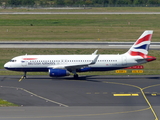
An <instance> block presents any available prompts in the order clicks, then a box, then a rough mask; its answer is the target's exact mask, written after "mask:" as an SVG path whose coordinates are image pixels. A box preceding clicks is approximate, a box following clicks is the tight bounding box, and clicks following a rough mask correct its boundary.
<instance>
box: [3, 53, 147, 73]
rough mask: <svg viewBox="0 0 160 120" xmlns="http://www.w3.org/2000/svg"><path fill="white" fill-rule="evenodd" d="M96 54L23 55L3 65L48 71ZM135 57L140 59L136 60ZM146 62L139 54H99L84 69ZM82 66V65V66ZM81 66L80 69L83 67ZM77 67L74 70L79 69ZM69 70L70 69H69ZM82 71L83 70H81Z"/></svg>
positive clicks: (91, 57)
mask: <svg viewBox="0 0 160 120" xmlns="http://www.w3.org/2000/svg"><path fill="white" fill-rule="evenodd" d="M95 56H96V55H24V56H18V57H15V58H13V59H12V60H11V61H9V62H7V63H6V64H5V65H4V67H5V68H6V69H9V70H13V71H25V72H38V71H44V72H45V71H46V72H47V71H48V69H49V68H54V69H55V68H58V69H64V68H65V66H74V68H76V67H75V66H76V65H81V64H82V65H83V64H89V63H91V62H92V60H93V59H94V58H95ZM137 59H138V60H139V59H142V60H141V61H137ZM145 62H147V61H146V60H143V58H142V57H141V56H129V55H126V54H122V55H99V58H98V60H97V61H96V63H95V64H93V65H88V66H85V67H87V68H90V69H88V70H86V71H109V70H116V69H121V68H126V67H129V66H133V65H137V64H142V63H145ZM83 68H84V67H83ZM83 68H82V69H83ZM79 69H80V68H79V67H77V69H76V71H78V72H81V71H79ZM69 71H72V70H70V69H69ZM83 72H84V71H83Z"/></svg>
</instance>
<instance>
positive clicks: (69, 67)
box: [48, 55, 99, 71]
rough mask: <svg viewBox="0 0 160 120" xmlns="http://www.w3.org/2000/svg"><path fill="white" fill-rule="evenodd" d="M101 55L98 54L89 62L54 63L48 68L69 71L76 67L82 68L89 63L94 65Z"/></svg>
mask: <svg viewBox="0 0 160 120" xmlns="http://www.w3.org/2000/svg"><path fill="white" fill-rule="evenodd" d="M98 57H99V55H97V56H96V57H95V58H94V60H92V62H90V63H87V64H70V65H54V66H49V67H48V68H53V69H67V70H68V71H75V70H76V69H80V68H83V67H86V66H89V65H93V64H95V63H96V62H97V60H98Z"/></svg>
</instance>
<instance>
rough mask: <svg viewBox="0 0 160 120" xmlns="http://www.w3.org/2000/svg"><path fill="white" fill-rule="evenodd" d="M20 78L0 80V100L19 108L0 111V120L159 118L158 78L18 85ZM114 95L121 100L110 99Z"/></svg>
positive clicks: (44, 80) (34, 79)
mask: <svg viewBox="0 0 160 120" xmlns="http://www.w3.org/2000/svg"><path fill="white" fill-rule="evenodd" d="M20 77H21V76H0V80H1V81H0V98H1V99H4V100H7V101H10V102H13V103H16V104H18V105H20V107H1V108H0V120H1V119H7V120H10V119H12V120H19V119H21V120H27V119H32V120H36V119H38V120H41V119H45V120H50V119H56V120H75V119H76V120H78V119H86V120H97V119H99V120H104V119H111V120H117V119H118V120H124V119H130V120H142V119H145V120H155V119H157V118H158V117H160V116H159V115H160V89H159V86H160V75H144V76H143V75H139V76H134V75H132V76H128V75H124V76H119V75H117V76H80V78H79V79H78V80H74V79H73V78H72V77H62V78H50V77H48V76H28V78H27V79H24V80H22V81H21V82H19V81H18V80H19V79H20ZM141 90H142V91H143V92H144V94H145V97H146V99H145V98H144V96H143V94H142V91H141ZM117 94H118V95H122V96H114V95H117ZM125 95H133V96H125ZM134 95H137V96H134ZM147 101H148V102H149V104H150V105H151V108H152V109H153V110H152V109H151V108H150V106H149V104H148V103H147Z"/></svg>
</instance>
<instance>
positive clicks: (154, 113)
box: [104, 82, 160, 120]
mask: <svg viewBox="0 0 160 120" xmlns="http://www.w3.org/2000/svg"><path fill="white" fill-rule="evenodd" d="M104 83H108V84H117V85H125V86H131V87H135V88H138V89H140V91H141V93H142V95H143V97H144V99H145V100H146V102H147V104H148V106H149V108H150V109H151V111H152V113H153V115H154V117H155V120H159V119H158V117H157V114H156V112H155V111H154V109H153V107H152V105H151V103H150V102H149V100H148V99H147V97H146V95H145V93H144V91H143V90H144V89H146V88H150V87H155V86H159V85H160V84H158V85H151V86H148V87H144V88H141V87H139V86H136V85H131V84H125V83H117V82H104Z"/></svg>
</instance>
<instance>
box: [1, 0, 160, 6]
mask: <svg viewBox="0 0 160 120" xmlns="http://www.w3.org/2000/svg"><path fill="white" fill-rule="evenodd" d="M0 2H1V3H2V4H3V5H4V4H5V5H11V6H15V5H16V6H17V5H24V6H26V5H30V6H34V5H50V6H51V5H52V6H84V5H92V6H93V5H94V6H117V5H118V6H121V5H128V6H129V5H130V6H136V5H141V6H150V5H155V6H159V5H160V0H0Z"/></svg>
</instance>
